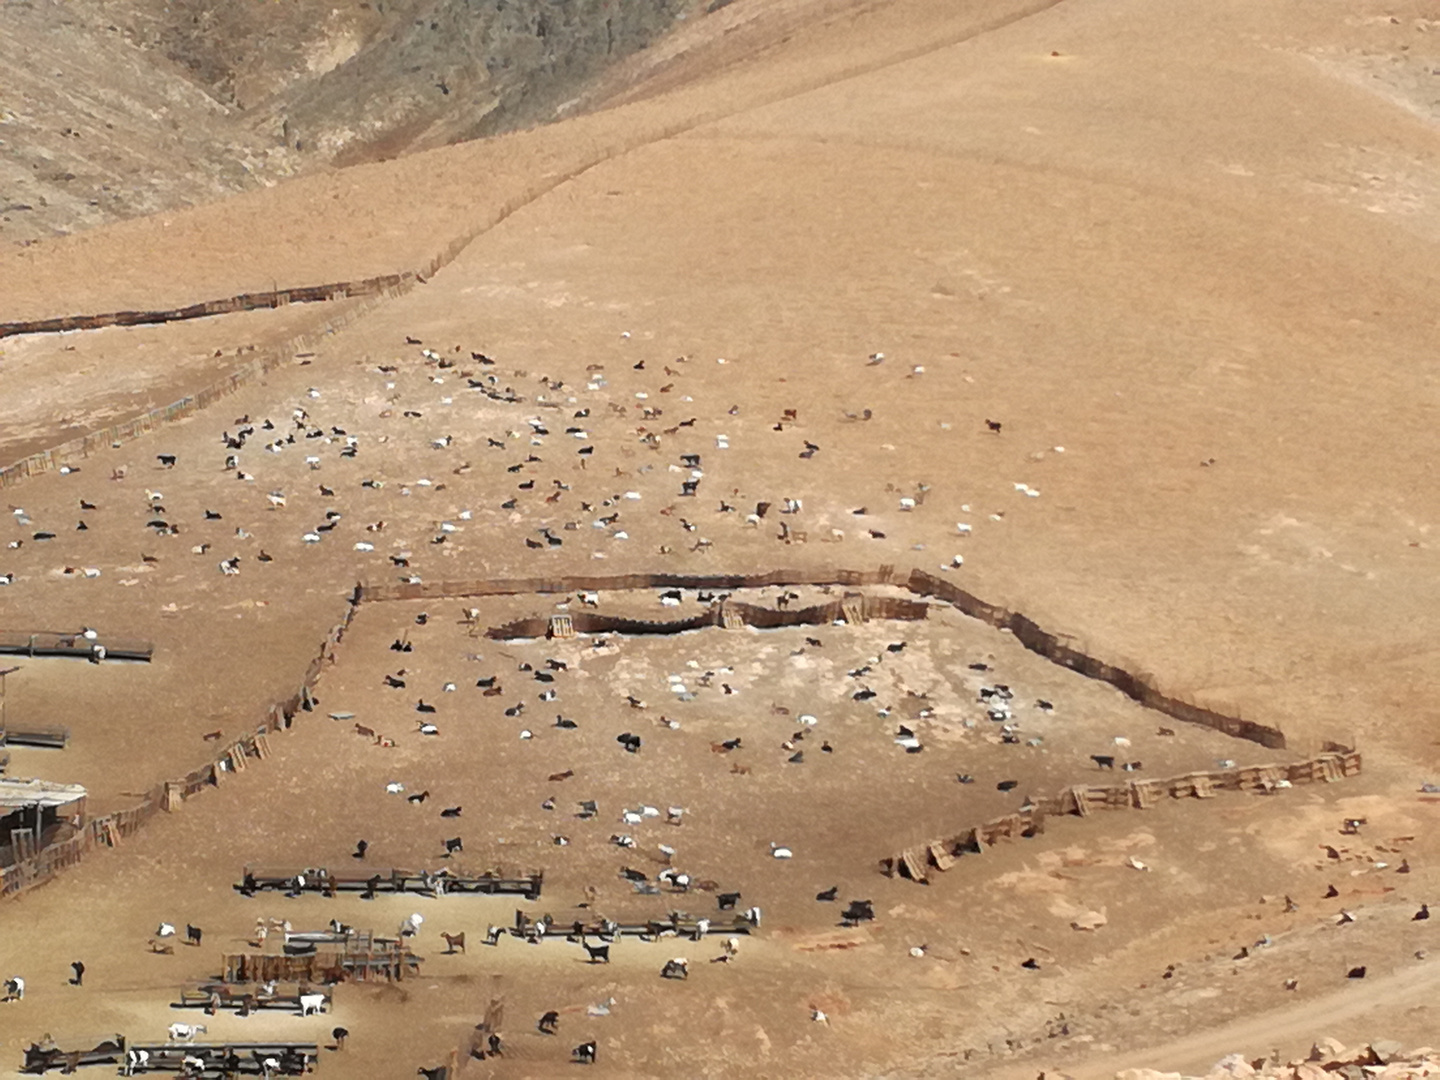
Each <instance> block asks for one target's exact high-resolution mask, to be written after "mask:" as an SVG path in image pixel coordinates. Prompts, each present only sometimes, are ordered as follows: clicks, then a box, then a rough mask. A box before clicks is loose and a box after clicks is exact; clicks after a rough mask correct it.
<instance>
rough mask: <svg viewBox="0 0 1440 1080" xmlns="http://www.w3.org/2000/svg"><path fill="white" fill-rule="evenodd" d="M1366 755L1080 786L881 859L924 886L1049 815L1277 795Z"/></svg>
mask: <svg viewBox="0 0 1440 1080" xmlns="http://www.w3.org/2000/svg"><path fill="white" fill-rule="evenodd" d="M1362 767H1363V766H1362V761H1361V757H1360V754H1359V753H1357V752H1356V751H1355V750H1352V749H1349V748H1343V752H1341V751H1330V752H1326V753H1324V754H1320V755H1319V756H1317V757H1314V758H1310V759H1307V760H1305V761H1296V762H1292V763H1290V764H1288V765H1256V766H1247V767H1245V768H1231V769H1220V770H1216V771H1213V772H1193V773H1186V774H1184V775H1183V776H1172V777H1170V778H1169V779H1163V780H1160V779H1155V780H1134V781H1130V782H1129V783H1126V784H1111V785H1093V784H1074V785H1072V786H1070V787H1067V788H1065V789H1064V790H1062V791H1061V792H1060V793H1059V794H1057V795H1055V796H1053V797H1043V798H1039V799H1029V800H1027V802H1026V805H1025V807H1024V808H1022V809H1021V810H1020V811H1018V812H1017V813H1013V814H1006V815H1004V816H1003V817H998V818H993V819H991V820H990V821H986V822H982V823H981V824H979V825H976V826H974V827H972V828H970V829H967V830H965V831H964V832H961V833H956V834H955V835H953V836H950V837H945V838H940V839H934V840H929V841H926V842H925V843H922V844H916V845H912V846H910V847H906V848H903V849H902V850H901V851H900V852H899V853H898V854H896V855H893V856H889V857H887V858H884V859H881V860H880V871H881V873H883V874H885V875H886V876H887V877H893V876H895V875H899V876H900V877H903V878H907V879H909V880H910V881H916V882H919V883H921V884H928V883H929V872H930V870H931V869H935V870H940V871H942V872H943V871H945V870H949V869H950V868H951V867H952V866H954V865H955V863H956V861H958V859H959V857H960V856H962V855H966V854H978V853H979V852H981V851H984V850H985V847H986V846H987V845H993V844H995V843H996V842H997V841H1000V840H1011V839H1014V838H1015V837H1016V836H1017V835H1018V836H1023V837H1033V836H1038V835H1040V834H1041V833H1043V832H1044V831H1045V818H1046V816H1047V815H1049V814H1070V815H1074V816H1076V817H1088V816H1089V815H1090V814H1091V813H1092V812H1093V811H1095V810H1097V809H1105V810H1122V809H1127V808H1135V809H1148V808H1150V807H1153V806H1154V805H1155V804H1156V803H1157V802H1158V801H1159V799H1160V797H1161V795H1169V796H1170V797H1171V798H1173V799H1184V798H1196V799H1210V798H1214V797H1215V792H1216V791H1223V790H1228V791H1244V792H1252V793H1259V794H1267V795H1273V794H1274V793H1275V792H1277V791H1281V790H1283V789H1284V788H1286V787H1289V786H1291V785H1293V784H1296V783H1329V782H1333V781H1336V780H1339V779H1342V778H1344V777H1347V776H1356V775H1359V773H1360V771H1361V768H1362Z"/></svg>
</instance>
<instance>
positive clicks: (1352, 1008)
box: [1024, 962, 1440, 1080]
mask: <svg viewBox="0 0 1440 1080" xmlns="http://www.w3.org/2000/svg"><path fill="white" fill-rule="evenodd" d="M1437 989H1440V964H1436V963H1433V962H1431V963H1423V964H1419V965H1417V966H1416V967H1413V968H1409V969H1407V970H1404V971H1399V972H1396V973H1395V974H1393V975H1387V976H1384V977H1382V978H1378V979H1366V980H1365V981H1364V982H1358V983H1351V984H1349V985H1347V986H1346V987H1345V988H1344V989H1343V990H1339V991H1336V992H1335V993H1333V994H1329V995H1327V996H1325V997H1323V998H1319V999H1316V1000H1313V1001H1303V1002H1298V1003H1296V1004H1295V1005H1291V1006H1288V1007H1286V1008H1283V1009H1276V1010H1274V1011H1273V1012H1267V1013H1261V1014H1259V1015H1252V1016H1249V1017H1247V1018H1246V1019H1244V1020H1239V1021H1236V1022H1234V1023H1231V1024H1226V1025H1225V1026H1224V1027H1217V1028H1210V1029H1209V1030H1207V1031H1202V1032H1199V1033H1198V1034H1195V1035H1190V1036H1187V1037H1185V1038H1183V1039H1177V1040H1175V1041H1174V1042H1170V1043H1166V1044H1164V1045H1161V1046H1156V1047H1152V1048H1151V1049H1148V1050H1138V1051H1128V1052H1126V1053H1123V1054H1119V1055H1116V1056H1113V1057H1108V1058H1105V1059H1103V1060H1099V1061H1094V1062H1087V1063H1085V1064H1084V1065H1080V1066H1076V1067H1073V1068H1070V1069H1067V1070H1066V1071H1067V1072H1069V1073H1070V1075H1072V1076H1074V1077H1076V1080H1099V1078H1101V1077H1112V1076H1114V1075H1115V1074H1116V1073H1117V1072H1119V1071H1120V1070H1122V1069H1139V1068H1149V1069H1161V1070H1166V1071H1170V1072H1176V1071H1179V1072H1184V1073H1196V1072H1198V1073H1202V1074H1203V1073H1204V1072H1206V1071H1207V1070H1208V1069H1209V1068H1210V1067H1211V1066H1213V1065H1214V1064H1215V1062H1217V1061H1219V1060H1220V1059H1221V1058H1222V1057H1224V1056H1225V1055H1226V1054H1233V1053H1243V1054H1244V1055H1245V1056H1246V1057H1247V1058H1254V1057H1259V1056H1261V1055H1262V1054H1268V1053H1269V1052H1270V1050H1271V1048H1272V1047H1278V1048H1279V1049H1280V1052H1281V1054H1282V1055H1284V1056H1286V1057H1287V1058H1288V1057H1294V1056H1296V1055H1298V1054H1300V1053H1303V1052H1304V1051H1305V1050H1307V1049H1308V1048H1309V1046H1310V1044H1311V1043H1313V1042H1314V1041H1315V1040H1316V1039H1318V1038H1321V1037H1322V1036H1325V1035H1329V1034H1331V1033H1335V1034H1336V1037H1337V1038H1340V1040H1341V1042H1347V1040H1346V1038H1345V1036H1344V1035H1343V1034H1342V1033H1341V1027H1342V1025H1343V1026H1345V1027H1347V1028H1350V1029H1353V1028H1354V1027H1355V1025H1356V1023H1357V1022H1359V1021H1362V1020H1365V1019H1366V1018H1368V1017H1371V1016H1376V1025H1375V1027H1374V1028H1373V1029H1367V1030H1368V1031H1369V1032H1370V1033H1369V1034H1368V1035H1367V1034H1366V1032H1363V1031H1362V1032H1357V1035H1359V1036H1360V1037H1362V1038H1365V1037H1373V1038H1381V1037H1383V1036H1384V1023H1385V1022H1386V1020H1387V1019H1388V1018H1389V1017H1392V1016H1394V1015H1396V1014H1397V1013H1399V1012H1400V1011H1401V1010H1403V1009H1406V1008H1408V1007H1410V1006H1413V1005H1420V1004H1423V1003H1425V1002H1427V1001H1431V1000H1433V999H1434V996H1435V994H1436V992H1437ZM1377 1014H1383V1015H1378V1016H1377ZM1347 1045H1348V1042H1347ZM1024 1072H1025V1075H1027V1076H1030V1075H1033V1073H1034V1069H1033V1068H1028V1069H1026V1070H1024Z"/></svg>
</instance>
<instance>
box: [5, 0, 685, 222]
mask: <svg viewBox="0 0 1440 1080" xmlns="http://www.w3.org/2000/svg"><path fill="white" fill-rule="evenodd" d="M691 10H703V8H697V6H696V4H695V3H694V2H693V0H633V2H631V0H627V2H626V3H615V2H614V0H558V2H549V3H547V2H542V0H373V2H361V3H354V2H350V3H346V4H343V5H335V4H332V3H330V2H329V0H326V2H324V3H322V2H320V0H285V2H283V3H273V2H266V0H234V2H232V3H227V4H223V5H215V4H210V3H202V2H201V0H175V2H168V3H167V2H165V0H15V2H11V3H6V4H4V5H3V6H0V37H4V38H5V39H6V40H7V41H8V42H10V48H11V50H13V52H12V55H13V56H14V57H15V58H16V59H17V60H18V62H15V63H10V64H6V65H4V67H3V68H0V103H3V104H0V242H16V243H25V242H27V241H31V240H33V239H35V238H37V237H42V236H47V235H54V234H57V233H65V232H72V231H74V230H76V229H81V228H87V227H90V226H93V225H97V224H100V223H102V222H105V221H112V220H117V219H121V218H127V217H134V216H137V215H140V214H146V213H152V212H155V211H157V210H161V209H166V208H169V207H175V206H182V205H192V204H195V203H200V202H205V201H208V200H210V199H212V198H215V197H217V196H219V195H223V194H226V193H229V192H234V191H239V190H244V189H245V188H247V187H253V186H256V185H260V184H271V183H275V182H277V181H279V180H281V179H284V178H285V177H288V176H292V175H296V174H298V173H301V172H305V171H313V170H314V169H317V168H323V167H326V166H329V165H335V164H339V165H344V164H353V163H356V162H360V161H367V160H374V159H375V158H379V157H388V156H394V155H397V154H401V153H405V152H407V151H411V150H416V149H423V148H428V147H432V146H437V145H442V144H444V143H448V142H455V141H459V140H462V139H466V138H472V137H475V136H478V135H487V134H494V133H496V132H500V131H505V130H511V129H514V128H516V127H522V126H527V125H531V124H535V123H539V122H543V121H545V120H547V119H550V118H552V117H554V116H555V115H556V110H557V106H560V105H562V104H563V103H564V102H566V101H567V100H571V99H574V98H575V97H576V96H577V95H578V94H579V93H580V91H581V90H582V89H583V88H584V87H585V86H586V85H587V84H588V82H589V81H591V80H592V79H593V78H594V77H595V76H596V75H597V74H598V73H599V72H601V71H603V70H604V69H605V68H606V67H607V66H608V65H610V64H611V63H613V62H614V61H616V60H618V59H620V58H622V57H624V56H627V55H630V54H632V53H634V52H636V51H637V50H639V49H642V48H644V47H645V46H646V45H647V44H649V42H651V41H652V40H653V39H654V38H656V37H657V36H658V35H660V34H662V33H664V32H665V31H666V30H667V29H669V28H670V27H671V26H672V25H673V24H674V22H675V21H676V19H677V18H680V17H683V16H685V15H686V14H688V13H689V12H690V11H691Z"/></svg>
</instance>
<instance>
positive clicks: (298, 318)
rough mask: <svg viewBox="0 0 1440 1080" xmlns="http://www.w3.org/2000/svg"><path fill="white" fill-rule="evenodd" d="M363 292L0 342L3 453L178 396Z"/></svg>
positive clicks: (339, 315)
mask: <svg viewBox="0 0 1440 1080" xmlns="http://www.w3.org/2000/svg"><path fill="white" fill-rule="evenodd" d="M362 303H364V301H362V300H341V301H338V302H335V303H325V304H315V305H308V304H297V305H295V306H293V307H287V308H284V309H282V310H279V311H246V312H237V313H235V314H233V315H224V316H216V317H214V318H209V319H195V320H192V321H187V322H176V323H166V324H159V325H154V326H114V327H107V328H106V329H103V330H91V331H84V332H75V333H66V334H28V335H24V336H20V337H14V338H9V339H7V340H5V341H3V342H0V378H3V379H4V380H5V396H4V399H3V400H0V461H4V462H6V463H9V462H12V461H18V460H20V459H21V458H23V457H25V456H26V455H27V454H31V453H34V452H35V451H37V450H43V449H46V448H47V447H52V446H54V445H56V443H57V442H64V441H66V440H67V439H70V438H74V437H78V436H81V435H85V434H87V433H89V432H91V431H94V430H96V429H97V428H105V427H108V426H110V425H111V424H114V423H118V422H121V421H124V420H129V419H130V418H132V417H134V416H136V415H137V414H139V413H143V412H148V411H149V410H151V409H156V408H163V407H164V406H166V405H169V404H171V403H172V402H175V401H179V400H180V399H181V398H183V397H185V396H186V395H187V394H192V393H194V392H195V391H197V390H200V389H203V388H204V387H206V386H209V385H210V384H212V383H215V382H218V381H219V380H221V379H223V378H224V377H225V376H227V375H229V374H230V373H231V372H232V371H235V370H236V369H237V368H239V367H240V366H242V365H244V364H245V363H248V362H249V361H250V360H252V359H254V358H255V356H257V355H261V354H264V353H268V352H269V351H270V350H272V349H275V348H278V347H279V346H280V345H282V344H283V343H285V342H288V341H290V340H291V339H292V338H295V337H298V336H299V335H302V334H316V333H319V332H321V331H322V330H323V328H324V327H325V326H327V325H329V324H331V323H333V322H336V321H338V320H341V319H343V318H345V317H346V316H347V315H349V314H350V313H352V312H353V311H354V310H355V309H356V307H357V306H358V305H360V304H362Z"/></svg>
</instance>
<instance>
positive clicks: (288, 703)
mask: <svg viewBox="0 0 1440 1080" xmlns="http://www.w3.org/2000/svg"><path fill="white" fill-rule="evenodd" d="M356 606H357V605H356V597H355V596H352V597H351V599H350V603H349V605H348V606H347V607H346V611H345V617H344V619H343V620H342V621H341V622H340V623H338V624H337V625H336V626H335V627H334V628H332V629H331V631H330V632H329V634H327V635H326V636H325V640H324V642H323V643H322V644H321V646H320V651H319V653H318V654H317V655H316V656H315V658H314V659H313V660H311V661H310V664H309V666H308V667H307V668H306V669H305V677H304V679H303V680H302V681H301V683H300V688H299V689H298V690H296V691H295V693H294V694H292V695H291V696H290V697H289V698H288V699H286V700H285V701H282V702H277V703H276V704H274V705H271V706H270V708H269V709H268V710H267V712H266V714H265V717H264V720H263V721H262V722H261V723H260V724H258V725H256V727H255V729H254V730H253V731H251V732H249V733H247V734H246V735H244V736H243V737H241V738H239V739H236V740H235V741H234V742H232V743H230V744H228V745H227V746H226V747H225V748H224V749H223V750H222V751H221V753H220V755H219V756H218V757H217V758H216V759H215V760H214V761H212V762H208V763H206V764H205V765H202V766H201V767H200V768H198V769H194V770H192V771H191V772H189V773H187V774H185V776H183V777H180V778H179V779H177V780H166V781H164V782H162V783H160V784H157V785H156V786H155V787H153V788H151V789H150V790H149V791H148V792H146V794H145V797H144V798H143V799H142V800H141V802H140V803H139V805H137V806H133V807H129V808H128V809H124V810H117V811H115V812H114V813H112V814H107V815H106V816H105V817H101V818H95V819H93V820H91V821H88V822H86V823H85V824H84V825H83V826H82V827H81V828H80V830H79V831H78V832H77V833H76V834H75V835H74V836H72V837H70V838H69V839H68V840H63V841H61V842H59V843H56V844H51V845H50V846H49V847H46V848H42V849H41V850H40V851H38V852H37V853H36V854H35V855H34V856H33V857H32V858H29V859H24V860H22V861H20V862H17V863H15V864H14V865H12V866H6V867H0V897H6V896H14V895H16V894H18V893H20V892H23V891H24V890H26V889H30V888H33V887H34V886H36V885H40V884H43V883H44V882H46V881H49V880H50V879H51V878H52V877H54V876H55V875H56V874H58V873H59V872H60V871H61V870H64V869H65V868H66V867H70V866H74V865H75V864H76V863H78V862H79V861H80V860H81V859H82V858H83V857H84V856H85V854H86V853H87V852H89V851H91V850H92V849H94V848H97V847H118V846H119V844H120V841H121V840H123V839H124V838H125V837H127V836H131V835H133V834H134V833H135V832H136V831H137V830H138V829H139V828H140V826H141V825H143V824H144V823H145V822H146V821H148V820H149V819H150V818H152V817H153V816H154V815H155V814H157V813H159V812H160V811H162V810H166V811H173V810H176V809H178V808H179V806H180V804H181V803H182V802H184V801H185V800H186V799H189V798H192V797H193V796H195V795H197V794H199V793H200V792H202V791H204V790H205V789H207V788H210V787H216V786H218V785H219V784H221V783H223V782H224V778H225V777H226V776H227V775H233V774H234V773H236V772H239V771H242V770H243V769H244V768H245V766H246V762H247V760H248V759H249V758H263V757H267V756H268V755H269V752H270V749H269V738H268V737H269V735H270V734H272V733H274V732H277V731H284V730H286V729H287V728H289V727H290V725H291V723H292V722H293V721H294V718H295V715H296V713H298V712H300V711H301V710H303V709H306V708H307V707H309V705H310V702H311V701H312V700H313V695H312V694H311V691H312V690H313V689H314V688H315V685H316V683H317V682H319V679H320V672H321V671H322V670H323V669H324V668H325V667H326V666H327V665H329V664H331V663H334V659H335V647H336V646H337V645H339V644H340V642H341V640H342V639H343V638H344V636H345V631H346V630H347V629H348V628H349V626H350V621H351V620H352V619H353V618H354V616H355V611H356Z"/></svg>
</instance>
